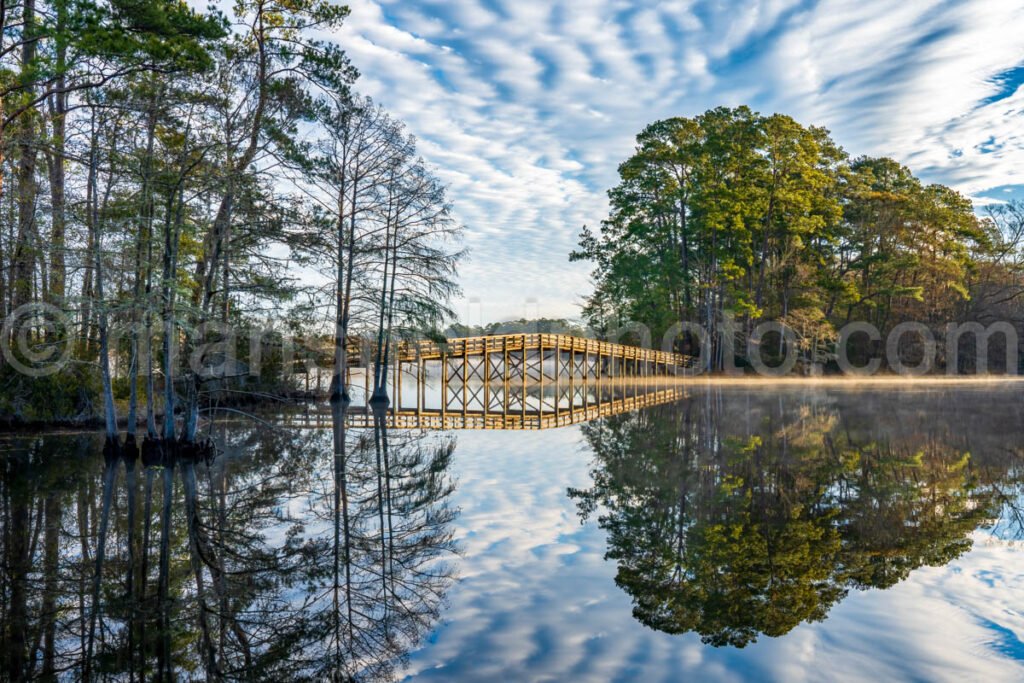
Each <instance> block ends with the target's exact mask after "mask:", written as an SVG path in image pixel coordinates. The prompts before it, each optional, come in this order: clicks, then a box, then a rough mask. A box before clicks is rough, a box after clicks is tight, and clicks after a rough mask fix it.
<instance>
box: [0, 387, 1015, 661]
mask: <svg viewBox="0 0 1024 683" xmlns="http://www.w3.org/2000/svg"><path fill="white" fill-rule="evenodd" d="M1022 399H1024V386H1022V385H1016V384H1007V385H971V386H967V387H961V388H956V389H954V388H952V387H950V386H943V385H930V386H922V385H911V386H910V387H908V388H896V387H893V386H885V387H874V388H867V387H856V386H847V387H836V386H828V385H812V384H808V385H799V386H794V385H787V386H782V387H779V386H775V387H772V386H768V385H761V386H753V387H751V386H731V387H730V386H726V387H716V388H708V387H706V386H703V385H694V386H690V387H688V388H687V389H686V395H685V397H684V398H682V399H681V400H676V401H672V402H666V403H662V404H660V405H654V406H651V407H647V408H644V409H642V410H639V411H634V412H623V413H621V414H617V415H611V416H607V417H601V418H598V419H595V420H591V421H589V422H585V423H582V424H576V425H571V426H566V427H561V428H557V429H545V430H540V431H502V430H487V431H484V430H459V431H451V432H437V431H408V430H397V429H388V430H378V431H376V432H375V430H372V429H348V430H346V433H345V441H344V444H345V455H344V457H343V458H342V457H337V458H336V457H335V456H334V451H335V448H334V438H335V435H334V434H333V433H332V431H331V430H330V429H296V428H288V429H284V428H272V427H270V426H268V425H264V424H256V423H251V422H246V421H242V420H232V421H231V422H230V423H227V422H225V423H218V424H216V425H214V426H213V427H212V428H211V431H210V434H209V436H210V437H211V438H212V439H213V440H214V441H215V442H216V443H217V444H218V446H219V450H220V452H219V454H218V455H217V457H216V458H214V459H213V460H211V461H209V462H205V461H200V462H197V463H194V464H192V463H189V462H186V461H176V462H175V463H173V467H161V466H159V465H151V466H144V464H143V462H141V461H139V462H138V463H137V464H135V465H134V466H133V467H131V468H129V467H128V466H127V465H126V463H125V462H124V460H123V459H116V458H106V459H105V458H104V454H103V452H102V443H101V440H100V439H98V438H97V437H95V436H92V435H67V434H65V435H59V436H58V435H53V436H47V435H32V436H22V437H18V438H7V439H4V440H2V441H0V448H2V449H3V458H4V459H3V463H4V467H3V470H2V479H0V505H2V510H0V514H2V525H3V528H2V532H3V539H2V540H3V555H2V557H3V560H4V561H3V567H2V584H0V590H2V593H3V603H2V609H3V612H2V614H0V616H2V623H3V626H4V628H3V634H2V637H3V642H2V643H0V651H2V652H3V653H4V654H3V656H4V658H5V659H4V668H3V670H4V672H5V673H4V674H2V675H0V677H3V676H5V677H6V678H8V679H9V678H14V677H15V676H16V675H22V676H25V677H28V678H33V677H35V678H38V677H41V676H42V675H43V674H44V672H51V671H52V672H53V673H54V675H55V676H56V677H58V678H61V679H68V680H77V679H80V678H81V677H82V675H83V674H84V673H88V674H89V675H91V676H92V677H93V678H100V679H111V680H131V679H133V678H135V679H139V677H140V675H141V672H143V670H144V671H145V679H146V680H152V679H157V678H160V673H161V672H163V673H164V677H165V678H170V677H172V676H173V677H175V678H177V679H179V680H205V679H207V678H209V677H210V676H209V672H210V671H214V672H218V673H219V674H220V675H221V676H223V677H225V678H229V679H236V678H244V679H247V678H255V679H259V680H275V681H276V680H300V679H322V678H329V677H332V676H333V677H336V678H344V677H346V676H350V677H355V678H358V679H365V680H378V679H381V680H390V679H398V680H401V679H403V678H405V677H409V678H411V679H415V680H427V681H476V680H490V681H494V680H567V681H584V680H594V681H604V680H622V681H631V680H643V681H679V680H694V681H742V680H757V681H761V680H765V681H771V680H777V681H801V680H807V681H817V680H872V681H892V680H912V681H932V680H951V681H952V680H957V681H962V680H979V681H982V680H983V681H1001V680H1006V681H1012V680H1024V642H1022V639H1024V572H1022V568H1024V563H1022V555H1021V548H1020V547H1018V543H1019V542H1018V539H1020V538H1022V537H1024V529H1022V526H1024V507H1022V506H1024V497H1022V495H1021V494H1022V492H1024V491H1022V484H1024V468H1022V465H1024V439H1022V437H1024V420H1022V418H1024V404H1022ZM292 423H293V424H294V421H292ZM378 463H379V464H378ZM166 492H169V495H168V494H167V493H166ZM101 546H102V547H101ZM97 577H98V580H97ZM19 653H20V654H19ZM90 653H91V654H90ZM168 672H170V673H168Z"/></svg>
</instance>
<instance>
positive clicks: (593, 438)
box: [570, 391, 1012, 647]
mask: <svg viewBox="0 0 1024 683" xmlns="http://www.w3.org/2000/svg"><path fill="white" fill-rule="evenodd" d="M879 419H880V418H879V416H878V415H877V414H875V415H874V416H873V417H872V420H873V422H868V423H863V422H861V423H858V421H857V420H856V419H854V420H850V419H847V414H846V413H845V412H844V411H843V410H842V409H840V408H839V407H836V406H829V405H825V404H823V403H822V402H818V403H817V404H815V403H814V402H811V403H810V404H808V403H802V404H799V405H797V404H794V403H793V402H792V401H790V400H789V399H787V400H786V401H782V400H780V399H779V398H778V397H771V398H770V399H768V398H765V397H763V395H761V396H759V395H757V394H753V395H752V396H747V397H745V400H744V399H737V398H731V399H730V400H729V401H722V397H721V395H720V394H719V393H718V392H712V391H709V392H708V393H707V394H706V395H698V397H695V398H694V399H693V400H691V401H688V402H687V403H686V404H685V405H682V406H680V405H675V406H661V407H658V408H654V409H651V410H647V411H643V412H640V413H636V414H632V415H622V416H617V417H612V418H608V419H606V420H602V421H599V422H595V423H591V424H588V425H586V426H584V428H583V429H584V434H585V435H586V437H587V439H588V441H589V443H590V445H591V447H592V448H593V450H594V453H595V467H594V469H593V472H592V475H593V482H594V484H593V486H592V487H591V488H589V489H587V490H571V491H570V495H571V496H572V497H573V498H574V499H575V500H576V502H577V504H578V506H579V510H580V514H581V515H582V516H583V517H584V518H586V517H588V516H590V515H591V514H597V515H598V520H599V523H600V525H601V526H602V527H603V528H604V529H605V530H606V532H607V534H608V552H607V557H608V559H611V560H614V561H615V562H616V563H617V565H618V572H617V575H616V583H617V584H618V585H619V586H620V587H621V588H623V589H624V590H625V591H626V592H627V593H628V594H629V595H630V596H631V597H632V599H633V604H634V616H635V617H636V618H637V619H638V620H640V621H641V622H643V623H644V624H646V625H648V626H650V627H652V628H656V629H659V630H662V631H667V632H670V633H682V632H689V631H695V632H697V633H699V634H700V635H701V636H702V639H703V640H704V641H705V642H707V643H711V644H714V645H733V646H738V647H742V646H744V645H746V644H747V643H750V642H753V641H754V640H756V638H757V637H758V636H759V635H760V634H766V635H769V636H779V635H782V634H785V633H787V632H788V631H790V630H791V629H792V628H793V627H795V626H796V625H798V624H799V623H801V622H804V621H818V620H821V619H824V618H825V616H826V614H827V613H828V611H829V609H830V608H831V607H832V605H833V604H835V603H836V602H837V601H839V600H841V599H842V598H843V597H844V596H845V595H846V593H847V591H848V590H849V589H850V588H870V587H880V588H885V587H888V586H891V585H893V584H895V583H897V582H899V581H901V580H903V579H904V578H906V577H907V575H908V574H909V573H910V572H911V571H912V570H913V569H915V568H917V567H920V566H923V565H941V564H944V563H946V562H949V561H950V560H952V559H953V558H955V557H957V556H959V555H960V554H962V553H963V552H965V551H966V550H967V549H969V548H970V546H971V538H970V532H971V531H973V530H974V529H975V528H977V527H978V526H979V525H982V524H984V523H986V521H987V520H989V519H991V518H992V517H994V516H995V515H996V509H995V508H997V507H998V505H996V504H995V496H994V490H995V487H996V486H997V485H1002V484H1001V482H1005V480H1006V479H1007V477H1008V476H1010V474H1011V473H1012V470H1010V469H1009V468H1008V467H1006V466H1005V463H1002V465H1003V466H999V465H1000V463H996V462H994V461H992V458H989V459H987V460H986V459H985V458H984V457H983V456H982V455H981V454H976V455H975V457H971V456H970V455H968V453H967V452H966V448H965V447H964V445H963V444H964V437H963V436H958V435H957V434H956V431H955V429H953V428H951V429H949V430H948V432H947V433H944V434H939V433H935V430H934V429H933V430H932V432H933V433H931V434H920V433H916V432H911V431H908V430H907V429H906V428H905V426H904V427H900V422H899V417H898V416H897V417H893V416H890V417H889V418H885V417H883V418H881V419H882V420H883V421H886V420H893V422H889V423H888V424H889V425H890V426H891V427H893V428H892V429H889V430H886V429H885V428H884V427H882V428H879V425H878V420H879ZM900 429H903V431H904V432H905V433H903V434H900V433H899V432H900ZM880 433H888V435H889V436H888V437H887V438H880V437H879V434H880ZM1003 498H1004V499H1005V498H1006V496H1004V497H1003Z"/></svg>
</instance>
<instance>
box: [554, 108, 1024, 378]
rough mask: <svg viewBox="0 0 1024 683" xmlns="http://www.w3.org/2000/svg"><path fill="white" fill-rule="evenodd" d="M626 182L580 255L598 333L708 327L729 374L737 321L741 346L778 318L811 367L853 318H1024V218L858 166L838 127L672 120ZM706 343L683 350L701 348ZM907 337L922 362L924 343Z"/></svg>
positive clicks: (739, 116) (656, 131) (885, 167)
mask: <svg viewBox="0 0 1024 683" xmlns="http://www.w3.org/2000/svg"><path fill="white" fill-rule="evenodd" d="M619 176H620V182H619V184H618V185H617V186H616V187H614V188H613V189H611V190H610V191H609V193H608V196H609V199H610V205H611V210H610V214H609V216H608V218H607V219H606V220H604V221H603V222H602V223H601V226H600V229H599V230H598V231H596V232H595V231H592V230H590V229H588V228H584V230H583V233H582V235H581V239H580V247H579V250H578V251H576V252H574V253H573V254H572V256H571V258H572V259H573V260H589V261H592V262H593V263H595V265H596V270H595V273H594V278H595V281H596V287H595V291H594V293H593V295H592V296H591V297H590V298H589V299H588V301H587V305H586V307H585V311H584V313H585V315H586V317H587V318H588V320H589V322H590V324H591V326H592V327H594V328H595V329H597V330H609V329H613V328H616V327H618V326H620V325H622V324H624V323H625V322H627V321H633V322H640V323H643V324H644V325H647V326H648V327H649V328H650V329H651V330H652V331H653V333H654V334H655V338H656V339H657V338H658V337H659V336H660V335H662V334H663V333H664V332H665V331H666V330H668V329H669V328H671V326H672V325H673V324H675V323H676V322H679V321H689V322H695V323H698V324H700V325H702V326H703V327H704V329H706V330H708V331H709V332H710V333H711V338H712V340H713V344H712V348H711V350H710V353H711V354H712V361H713V362H712V363H711V367H714V368H721V367H723V365H724V362H725V359H724V353H725V351H724V345H723V344H722V343H721V337H722V335H721V334H720V332H721V331H722V329H723V321H728V320H732V321H734V322H735V327H736V329H737V331H738V334H737V340H736V341H737V343H736V348H737V350H738V351H742V350H743V349H745V347H746V345H745V343H744V334H746V335H749V334H750V333H751V332H752V330H753V329H754V328H755V326H756V325H757V324H758V323H759V322H762V321H766V320H773V321H779V322H782V323H785V324H786V325H788V326H789V328H790V329H792V330H793V331H794V333H795V335H796V337H797V341H796V343H797V344H798V345H799V346H800V348H801V351H802V353H803V354H804V355H805V357H807V358H808V359H813V360H817V361H822V360H823V359H824V361H826V362H827V360H828V359H829V358H830V357H831V355H832V354H833V353H834V351H835V348H834V344H835V341H836V331H837V329H838V328H840V327H841V326H842V325H844V324H846V323H848V322H851V321H863V322H867V323H870V324H872V325H874V326H875V327H877V328H878V329H879V330H880V331H881V333H882V335H883V337H884V336H885V335H886V334H887V333H888V331H889V330H891V329H892V328H893V327H894V326H895V325H897V324H899V323H901V322H904V321H915V322H920V323H923V324H924V325H926V326H928V327H929V328H930V329H932V330H933V331H934V332H935V333H936V335H937V336H938V335H941V334H942V331H941V330H942V328H943V326H944V325H945V324H946V323H949V322H963V321H978V322H981V323H983V324H986V325H987V324H989V323H991V322H993V321H996V320H1000V321H1010V322H1012V323H1013V324H1014V325H1016V326H1018V327H1019V323H1020V322H1021V320H1022V319H1024V316H1022V313H1024V308H1022V306H1021V304H1020V296H1021V294H1022V293H1024V277H1022V253H1021V246H1022V245H1021V236H1022V232H1024V207H1021V206H1019V205H1013V204H1010V205H1002V206H997V207H996V208H994V209H993V210H992V211H990V212H989V214H988V215H987V216H986V217H984V218H982V217H979V216H978V215H977V214H976V213H975V211H974V207H973V206H972V203H971V201H970V200H969V199H967V198H966V197H964V196H962V195H960V194H959V193H957V192H955V191H954V190H952V189H950V188H948V187H945V186H942V185H934V184H933V185H928V184H925V183H923V182H921V181H920V180H919V179H918V178H916V177H915V176H914V175H913V173H912V172H911V171H910V170H909V169H907V168H906V167H904V166H902V165H900V164H899V163H897V162H895V161H893V160H891V159H885V158H870V157H859V158H853V159H851V158H850V157H849V156H848V155H847V153H846V152H845V151H844V150H843V149H841V148H840V147H839V146H838V145H837V144H836V143H835V142H834V141H833V140H832V139H831V137H830V136H829V132H828V131H827V130H825V129H824V128H820V127H814V126H810V127H808V126H803V125H801V124H799V123H798V122H796V121H794V120H793V119H792V118H790V117H788V116H784V115H781V114H774V115H771V116H763V115H760V114H757V113H755V112H753V111H751V110H750V109H749V108H747V107H739V108H736V109H728V108H718V109H713V110H710V111H707V112H705V113H704V114H701V115H700V116H697V117H695V118H672V119H666V120H663V121H658V122H655V123H653V124H651V125H650V126H648V127H647V128H645V129H644V130H643V132H641V133H640V134H639V135H638V136H637V144H636V150H635V153H634V154H633V156H631V157H630V158H629V159H627V160H626V161H625V162H624V163H622V165H621V166H620V167H619ZM939 338H940V339H941V338H942V337H941V336H939ZM693 341H694V340H693V339H690V338H684V339H683V340H682V341H681V345H682V346H683V347H684V349H685V350H691V351H695V348H694V343H693ZM905 341H907V344H906V345H905V346H907V347H908V348H907V349H906V351H907V352H908V353H909V354H910V355H913V354H914V353H915V350H914V348H913V347H914V346H917V347H920V346H921V340H920V339H917V340H916V342H915V340H914V338H912V335H907V336H906V339H905ZM773 346H774V345H773ZM852 351H853V355H854V356H857V355H859V356H861V357H867V356H871V355H874V354H877V352H878V351H879V349H878V346H877V345H875V346H871V345H870V344H866V343H861V344H859V348H856V349H852ZM917 353H918V354H919V353H920V348H918V349H917ZM770 354H771V351H769V350H767V349H765V350H764V355H765V356H768V355H770ZM939 362H940V363H941V362H942V359H941V358H940V359H939Z"/></svg>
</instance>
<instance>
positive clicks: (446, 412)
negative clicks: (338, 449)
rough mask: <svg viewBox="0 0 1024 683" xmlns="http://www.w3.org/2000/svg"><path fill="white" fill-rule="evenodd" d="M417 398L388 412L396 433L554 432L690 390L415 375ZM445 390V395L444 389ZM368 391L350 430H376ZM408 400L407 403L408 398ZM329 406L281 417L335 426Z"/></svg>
mask: <svg viewBox="0 0 1024 683" xmlns="http://www.w3.org/2000/svg"><path fill="white" fill-rule="evenodd" d="M402 384H403V386H404V388H405V389H406V390H407V391H408V392H409V393H413V392H415V394H416V397H417V399H416V402H415V404H413V405H409V404H407V403H404V402H403V401H402V399H403V396H402V394H401V392H400V391H398V392H396V396H397V397H398V398H397V399H396V400H395V401H394V402H392V404H391V405H390V406H389V407H388V408H387V410H386V411H385V412H384V415H383V419H384V423H385V424H386V425H387V426H388V427H390V428H392V429H440V430H447V429H512V430H514V429H551V428H555V427H564V426H567V425H572V424H578V423H581V422H588V421H590V420H594V419H597V418H599V417H607V416H611V415H618V414H620V413H626V412H631V411H634V410H638V409H640V408H645V407H649V406H655V405H660V404H663V403H670V402H673V401H678V400H680V399H682V398H684V397H685V395H686V391H687V389H686V387H685V385H683V384H680V383H675V382H672V381H671V380H669V381H668V382H666V381H665V380H660V381H658V380H642V379H640V378H636V377H634V378H621V379H613V378H599V379H598V380H589V381H587V380H577V379H575V378H573V377H571V376H570V377H566V378H559V377H557V376H556V377H555V378H554V379H553V380H552V381H551V382H549V383H547V384H542V383H539V382H535V383H529V384H527V385H526V386H525V387H524V386H521V385H520V386H514V385H511V384H509V383H497V382H493V383H492V382H481V381H475V382H474V381H469V382H454V383H448V384H445V383H443V382H440V381H439V378H437V377H433V378H431V377H430V376H424V377H423V378H421V379H420V380H419V381H417V378H416V377H415V376H412V377H411V380H410V379H409V378H408V377H407V378H406V381H405V382H404V383H402ZM446 388H447V391H445V389H446ZM365 396H366V393H365V392H362V393H360V394H357V395H356V396H355V397H354V398H355V401H356V402H355V403H354V404H353V405H351V406H349V408H348V409H347V410H346V411H345V423H346V426H349V427H355V428H370V427H373V426H374V412H373V410H372V408H370V407H369V406H368V405H366V400H365ZM404 398H405V399H407V400H408V399H409V398H410V396H409V394H406V396H405V397H404ZM331 418H332V416H331V412H330V410H329V409H327V408H323V409H315V410H309V411H306V412H304V413H290V414H285V415H283V416H282V419H283V421H284V422H285V423H286V424H287V425H288V426H290V427H297V428H303V427H309V428H328V427H331V425H332V423H331Z"/></svg>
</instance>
